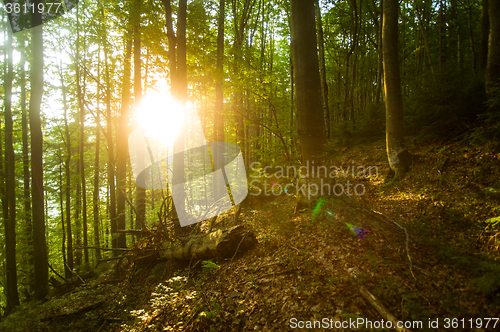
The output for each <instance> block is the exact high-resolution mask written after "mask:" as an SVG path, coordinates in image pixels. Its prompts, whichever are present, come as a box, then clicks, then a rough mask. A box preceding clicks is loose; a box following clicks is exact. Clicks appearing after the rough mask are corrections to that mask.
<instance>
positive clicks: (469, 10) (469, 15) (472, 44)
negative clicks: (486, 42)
mask: <svg viewBox="0 0 500 332" xmlns="http://www.w3.org/2000/svg"><path fill="white" fill-rule="evenodd" d="M492 2H495V1H494V0H492ZM467 18H468V20H467V22H468V25H469V40H470V52H471V55H472V71H473V72H474V73H475V72H476V43H475V42H474V33H473V26H472V5H471V3H470V0H467Z"/></svg>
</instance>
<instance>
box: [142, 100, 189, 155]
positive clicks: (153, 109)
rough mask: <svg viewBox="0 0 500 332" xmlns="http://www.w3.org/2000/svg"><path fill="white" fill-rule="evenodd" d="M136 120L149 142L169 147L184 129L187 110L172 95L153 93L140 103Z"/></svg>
mask: <svg viewBox="0 0 500 332" xmlns="http://www.w3.org/2000/svg"><path fill="white" fill-rule="evenodd" d="M136 118H137V121H138V122H139V125H140V126H141V127H142V128H143V130H144V134H145V135H146V137H147V138H148V139H149V140H154V141H156V142H158V143H161V144H162V145H164V146H169V145H171V144H173V142H174V140H175V138H176V137H177V135H178V134H179V133H180V131H181V130H182V129H183V127H184V120H185V109H184V107H182V105H180V104H179V103H178V102H177V101H175V100H174V99H173V98H172V97H171V96H170V94H167V93H151V94H148V95H147V96H146V97H144V99H143V100H142V102H141V103H140V105H139V107H138V108H137V113H136Z"/></svg>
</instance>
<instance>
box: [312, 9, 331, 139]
mask: <svg viewBox="0 0 500 332" xmlns="http://www.w3.org/2000/svg"><path fill="white" fill-rule="evenodd" d="M315 7H316V25H317V26H318V53H319V75H320V79H321V94H322V97H323V113H324V117H325V127H326V137H327V138H328V139H329V138H330V108H329V105H328V84H327V82H326V66H325V41H324V40H323V23H322V21H321V8H320V6H319V0H316V3H315Z"/></svg>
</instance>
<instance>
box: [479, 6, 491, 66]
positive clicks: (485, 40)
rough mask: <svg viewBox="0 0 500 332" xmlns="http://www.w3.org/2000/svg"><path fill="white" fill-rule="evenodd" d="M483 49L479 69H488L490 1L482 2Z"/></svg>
mask: <svg viewBox="0 0 500 332" xmlns="http://www.w3.org/2000/svg"><path fill="white" fill-rule="evenodd" d="M481 8H482V9H481V49H480V54H479V68H480V69H481V70H485V69H486V63H487V61H488V37H489V35H490V16H489V15H490V14H489V0H482V1H481Z"/></svg>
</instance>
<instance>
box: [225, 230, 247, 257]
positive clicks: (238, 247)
mask: <svg viewBox="0 0 500 332" xmlns="http://www.w3.org/2000/svg"><path fill="white" fill-rule="evenodd" d="M246 236H247V235H246V234H245V235H243V237H242V238H241V240H240V243H238V246H237V247H236V251H235V252H234V255H233V257H232V258H231V260H230V261H229V264H231V263H232V262H233V258H234V256H236V254H237V253H238V249H240V245H241V243H242V242H243V240H244V239H245V237H246Z"/></svg>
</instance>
